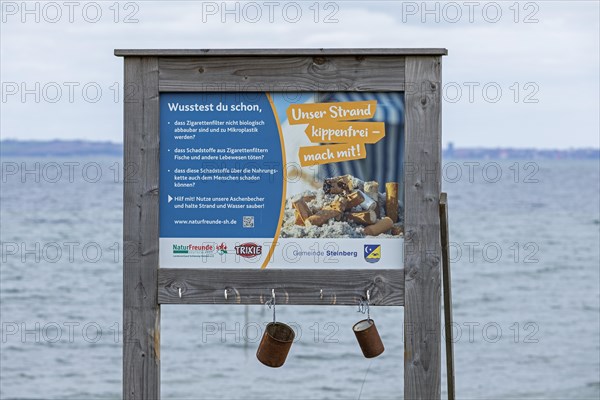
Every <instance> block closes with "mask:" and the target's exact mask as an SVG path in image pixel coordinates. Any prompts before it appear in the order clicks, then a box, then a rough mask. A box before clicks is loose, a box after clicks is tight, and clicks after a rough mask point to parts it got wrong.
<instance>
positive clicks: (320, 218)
mask: <svg viewBox="0 0 600 400" xmlns="http://www.w3.org/2000/svg"><path fill="white" fill-rule="evenodd" d="M401 215H402V213H401V208H400V203H399V202H398V182H386V183H384V184H383V185H380V183H379V182H377V181H368V182H365V181H362V180H361V179H358V178H356V177H354V176H351V175H343V176H336V177H331V178H326V179H324V181H323V186H322V188H319V189H318V190H307V191H305V192H303V193H298V194H296V195H293V196H291V197H289V198H288V199H287V200H286V205H285V213H284V221H283V226H282V229H281V234H280V236H281V237H284V238H362V237H369V236H378V237H399V236H402V235H403V233H404V230H403V227H402V221H400V219H399V216H401Z"/></svg>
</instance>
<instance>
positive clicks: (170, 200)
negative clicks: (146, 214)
mask: <svg viewBox="0 0 600 400" xmlns="http://www.w3.org/2000/svg"><path fill="white" fill-rule="evenodd" d="M172 201H173V198H172V197H171V196H170V195H167V203H170V202H172Z"/></svg>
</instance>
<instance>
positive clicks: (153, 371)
mask: <svg viewBox="0 0 600 400" xmlns="http://www.w3.org/2000/svg"><path fill="white" fill-rule="evenodd" d="M124 88H125V96H126V97H125V99H124V104H125V106H124V111H125V115H124V121H125V124H124V145H125V153H124V158H125V164H124V172H125V173H124V181H125V182H124V183H125V184H124V192H123V203H124V209H123V255H124V260H123V399H159V398H160V306H159V304H158V233H159V232H158V160H159V152H158V141H159V124H158V115H159V114H158V113H159V103H158V59H157V58H156V57H128V58H126V59H125V84H124Z"/></svg>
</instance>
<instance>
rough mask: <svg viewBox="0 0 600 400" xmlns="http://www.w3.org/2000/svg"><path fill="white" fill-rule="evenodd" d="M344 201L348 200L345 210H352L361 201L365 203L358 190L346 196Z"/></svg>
mask: <svg viewBox="0 0 600 400" xmlns="http://www.w3.org/2000/svg"><path fill="white" fill-rule="evenodd" d="M346 199H347V200H348V202H347V203H346V210H350V209H351V208H354V207H356V206H358V205H359V204H360V203H362V202H363V201H365V198H364V197H363V195H362V193H361V192H360V190H357V191H354V192H352V193H350V194H349V195H348V196H346Z"/></svg>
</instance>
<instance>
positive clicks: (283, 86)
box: [115, 49, 447, 399]
mask: <svg viewBox="0 0 600 400" xmlns="http://www.w3.org/2000/svg"><path fill="white" fill-rule="evenodd" d="M446 54H447V51H446V50H445V49H316V50H312V49H287V50H286V49H284V50H280V49H272V50H260V49H249V50H115V55H117V56H123V57H125V79H124V88H125V93H126V96H125V104H124V143H125V153H124V154H125V156H124V157H125V164H124V165H125V169H126V172H132V171H135V173H134V174H129V173H127V174H126V175H125V176H126V177H128V176H129V178H126V180H125V186H124V211H123V212H124V218H123V241H124V242H123V246H124V254H125V259H124V265H123V327H124V344H123V398H124V399H159V398H160V304H229V303H237V304H262V303H264V301H265V299H266V298H267V297H268V293H269V291H270V289H271V288H277V289H280V290H282V291H283V292H284V293H285V294H286V296H285V303H287V304H311V305H312V304H322V305H356V304H357V303H358V300H359V299H360V298H361V297H362V296H364V293H366V290H367V289H369V290H370V291H371V304H372V305H390V306H402V305H403V306H404V307H405V317H404V329H405V335H404V337H405V343H404V348H405V353H404V354H405V359H404V382H405V388H404V398H406V399H417V398H423V399H439V398H440V386H441V358H440V353H441V341H440V335H441V328H440V326H441V323H440V317H441V314H440V291H441V288H440V282H441V278H440V257H441V245H440V220H439V209H438V204H439V197H440V190H441V185H440V182H441V180H440V175H441V172H440V171H441V57H442V56H444V55H446ZM167 91H168V92H185V91H194V92H196V91H238V92H243V91H404V93H405V107H406V113H405V132H406V140H405V160H404V162H405V167H404V170H405V179H404V196H405V198H404V208H405V216H404V224H405V226H404V230H405V240H404V269H397V270H366V269H364V270H310V273H307V271H306V270H297V269H296V270H295V269H286V270H269V269H266V270H259V269H256V270H249V269H244V270H240V269H228V270H221V269H159V268H158V265H159V263H158V241H159V223H158V221H159V220H158V212H159V196H158V188H159V186H158V183H159V182H158V179H159V178H158V177H159V135H160V132H159V93H160V92H167ZM334 277H335V279H333V278H334ZM180 290H181V292H182V296H181V297H180V296H179V291H180ZM224 290H229V291H231V296H228V298H227V299H225V296H223V292H224ZM321 290H322V291H323V293H322V295H321V294H320V291H321ZM317 293H319V295H317Z"/></svg>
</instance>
